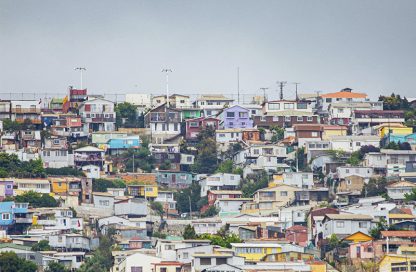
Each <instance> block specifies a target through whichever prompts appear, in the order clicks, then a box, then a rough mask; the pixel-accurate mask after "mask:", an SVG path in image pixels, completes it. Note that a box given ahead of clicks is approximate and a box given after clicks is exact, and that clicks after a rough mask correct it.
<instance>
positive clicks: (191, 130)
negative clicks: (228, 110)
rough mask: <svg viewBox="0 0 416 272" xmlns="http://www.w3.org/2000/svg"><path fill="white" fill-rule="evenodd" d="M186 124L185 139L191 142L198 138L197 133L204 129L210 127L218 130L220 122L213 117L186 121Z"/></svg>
mask: <svg viewBox="0 0 416 272" xmlns="http://www.w3.org/2000/svg"><path fill="white" fill-rule="evenodd" d="M185 122H186V139H187V140H192V139H196V138H197V137H198V134H199V132H201V130H203V129H205V128H206V127H212V128H213V129H214V130H217V129H218V126H219V122H220V120H219V119H217V118H214V117H199V118H194V119H188V120H186V121H185Z"/></svg>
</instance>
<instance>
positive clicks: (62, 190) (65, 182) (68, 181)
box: [49, 177, 82, 196]
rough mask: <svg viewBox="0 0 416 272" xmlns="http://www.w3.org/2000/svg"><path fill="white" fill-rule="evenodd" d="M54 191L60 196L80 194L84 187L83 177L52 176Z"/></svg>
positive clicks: (51, 181)
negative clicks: (82, 183)
mask: <svg viewBox="0 0 416 272" xmlns="http://www.w3.org/2000/svg"><path fill="white" fill-rule="evenodd" d="M49 180H50V183H51V187H52V192H53V193H54V194H56V195H60V196H68V195H75V196H79V195H80V193H81V191H82V187H81V179H80V178H76V177H50V178H49Z"/></svg>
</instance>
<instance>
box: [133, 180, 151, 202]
mask: <svg viewBox="0 0 416 272" xmlns="http://www.w3.org/2000/svg"><path fill="white" fill-rule="evenodd" d="M127 192H128V194H129V195H130V196H133V197H137V198H144V199H149V200H154V199H155V198H157V196H158V186H157V183H156V182H135V183H130V184H128V185H127Z"/></svg>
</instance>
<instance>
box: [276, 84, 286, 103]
mask: <svg viewBox="0 0 416 272" xmlns="http://www.w3.org/2000/svg"><path fill="white" fill-rule="evenodd" d="M276 83H277V84H278V85H279V88H280V100H283V87H284V86H285V85H286V83H287V81H277V82H276Z"/></svg>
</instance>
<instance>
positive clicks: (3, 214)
mask: <svg viewBox="0 0 416 272" xmlns="http://www.w3.org/2000/svg"><path fill="white" fill-rule="evenodd" d="M28 206H29V203H15V202H14V201H4V202H0V230H6V231H7V230H8V229H9V228H11V227H12V226H13V225H14V224H15V223H28V224H31V223H32V222H31V221H32V220H31V219H29V220H21V219H26V215H27V213H28Z"/></svg>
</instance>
